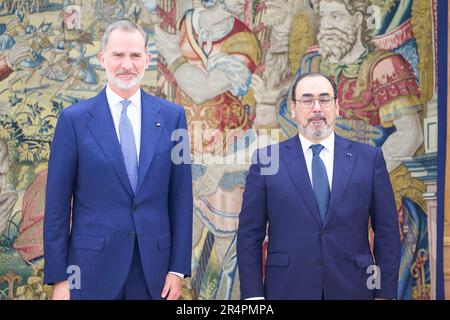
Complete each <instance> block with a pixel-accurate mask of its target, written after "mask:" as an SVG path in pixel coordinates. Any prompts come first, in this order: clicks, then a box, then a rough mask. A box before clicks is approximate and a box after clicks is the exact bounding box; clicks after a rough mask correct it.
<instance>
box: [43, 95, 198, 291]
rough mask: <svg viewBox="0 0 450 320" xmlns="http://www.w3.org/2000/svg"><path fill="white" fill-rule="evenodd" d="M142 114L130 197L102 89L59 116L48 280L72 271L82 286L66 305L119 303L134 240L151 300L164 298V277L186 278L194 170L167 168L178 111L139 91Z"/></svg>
mask: <svg viewBox="0 0 450 320" xmlns="http://www.w3.org/2000/svg"><path fill="white" fill-rule="evenodd" d="M141 108H142V113H141V114H142V121H141V127H142V129H141V148H140V157H139V179H138V180H139V181H138V187H137V190H136V194H133V191H132V188H131V185H130V182H129V179H128V176H127V172H126V169H125V163H124V160H123V155H122V151H121V148H120V144H119V141H118V138H117V134H116V131H115V128H114V124H113V120H112V116H111V112H110V108H109V106H108V102H107V99H106V93H105V90H103V91H102V92H101V93H100V94H99V95H98V96H96V97H93V98H91V99H88V100H86V101H83V102H80V103H78V104H76V105H73V106H71V107H68V108H66V109H64V110H62V112H61V115H60V117H59V119H58V122H57V126H56V129H55V134H54V137H53V141H52V145H51V150H50V160H49V165H48V179H47V191H46V206H45V217H44V256H45V270H44V272H45V273H44V275H45V276H44V278H45V279H44V281H45V283H54V282H57V281H61V280H64V279H67V278H68V276H69V275H71V274H70V273H69V274H68V273H67V268H68V267H69V266H76V267H77V268H79V270H80V271H81V278H80V280H81V282H80V285H81V287H80V288H73V289H72V290H71V298H72V299H113V298H115V297H116V296H117V294H118V293H119V291H120V290H121V289H122V286H123V284H124V282H125V279H126V277H127V275H128V271H129V267H130V264H131V261H132V255H133V246H134V244H135V241H136V239H137V241H138V243H139V249H140V256H141V261H142V267H143V270H144V274H145V278H146V281H147V286H148V289H149V292H150V294H151V296H152V298H153V299H160V298H161V291H162V288H163V285H164V281H165V276H166V274H167V272H168V271H174V272H179V273H183V274H185V275H187V276H188V275H190V273H191V249H192V178H191V167H190V164H189V163H183V164H174V163H173V162H172V161H171V151H172V148H173V146H174V145H175V144H176V143H177V142H174V141H172V139H171V134H172V132H173V130H175V129H177V128H186V118H185V114H184V110H183V108H182V107H180V106H177V105H175V104H173V103H171V102H168V101H165V100H163V99H160V98H157V97H154V96H151V95H149V94H147V93H145V92H144V91H141ZM184 143H187V145H188V141H187V140H185V141H184ZM186 151H187V152H188V151H189V149H187V150H186ZM71 209H72V218H71ZM70 270H73V269H70ZM71 272H72V271H71ZM73 274H75V273H73ZM72 280H73V278H72ZM73 283H74V284H75V283H76V282H75V281H74V282H73Z"/></svg>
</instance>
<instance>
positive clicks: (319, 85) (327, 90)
mask: <svg viewBox="0 0 450 320" xmlns="http://www.w3.org/2000/svg"><path fill="white" fill-rule="evenodd" d="M296 91H297V94H299V95H305V94H311V95H322V94H329V95H330V94H331V93H332V92H333V86H332V85H331V83H330V81H329V80H328V79H327V78H325V77H323V76H310V77H305V78H303V79H302V80H300V82H299V83H298V85H297V90H296Z"/></svg>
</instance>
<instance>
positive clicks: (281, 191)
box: [237, 135, 400, 299]
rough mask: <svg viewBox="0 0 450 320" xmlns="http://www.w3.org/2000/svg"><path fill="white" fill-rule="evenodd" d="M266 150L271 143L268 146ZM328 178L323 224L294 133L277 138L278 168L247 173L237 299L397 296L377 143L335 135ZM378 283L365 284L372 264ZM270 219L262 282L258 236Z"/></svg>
mask: <svg viewBox="0 0 450 320" xmlns="http://www.w3.org/2000/svg"><path fill="white" fill-rule="evenodd" d="M269 148H270V147H269ZM334 152H335V154H334V169H333V184H332V190H331V198H330V205H329V210H328V213H327V216H326V219H325V221H324V223H322V222H321V219H320V214H319V211H318V208H317V205H316V202H315V197H314V193H313V190H312V187H311V182H310V178H309V175H308V171H307V168H306V164H305V159H304V156H303V152H302V148H301V144H300V139H299V137H298V135H296V136H295V137H293V138H291V139H288V140H286V141H284V142H282V143H280V144H279V158H280V159H279V171H278V173H277V174H275V175H261V174H260V169H261V167H262V164H261V161H260V160H259V157H258V159H257V160H256V163H254V164H253V165H252V166H251V168H250V171H249V174H248V177H247V183H246V188H245V193H244V202H243V206H242V211H241V213H240V218H239V219H240V220H239V228H238V237H237V261H238V267H239V274H240V281H241V297H242V298H243V299H245V298H248V297H257V296H265V297H266V299H321V298H322V294H323V296H324V298H325V299H372V298H374V297H380V298H396V297H397V279H398V271H399V264H400V236H399V230H398V223H397V213H396V206H395V200H394V196H393V192H392V186H391V183H390V180H389V175H388V172H387V169H386V164H385V161H384V158H383V155H382V152H381V149H379V148H374V147H371V146H369V145H366V144H362V143H358V142H352V141H350V140H347V139H344V138H342V137H339V136H338V135H336V139H335V151H334ZM369 219H370V220H371V223H372V227H373V229H374V232H375V244H374V256H375V257H374V258H375V264H376V265H378V266H379V267H380V270H381V287H380V288H379V289H375V290H370V289H368V287H367V282H369V283H370V284H373V283H376V282H374V281H371V280H372V279H371V278H370V276H371V275H373V272H370V273H367V267H369V266H370V265H372V264H374V261H373V257H372V255H371V251H370V247H369V238H368V222H369ZM267 223H268V239H269V242H268V252H267V260H266V266H265V281H263V275H262V271H263V267H262V246H261V245H262V242H263V240H264V237H265V234H266V224H267ZM369 271H370V270H369Z"/></svg>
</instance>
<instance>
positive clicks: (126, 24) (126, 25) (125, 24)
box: [102, 20, 147, 51]
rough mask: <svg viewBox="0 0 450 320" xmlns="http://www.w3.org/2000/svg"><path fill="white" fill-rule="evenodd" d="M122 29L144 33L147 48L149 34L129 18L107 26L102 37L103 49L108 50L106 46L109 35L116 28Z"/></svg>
mask: <svg viewBox="0 0 450 320" xmlns="http://www.w3.org/2000/svg"><path fill="white" fill-rule="evenodd" d="M116 29H119V30H122V31H127V32H133V31H139V33H140V34H141V35H142V37H143V38H144V41H145V48H147V35H146V33H145V31H144V29H142V27H141V26H139V25H137V24H136V23H134V22H132V21H129V20H119V21H116V22H113V23H111V24H110V25H109V26H108V28H106V30H105V33H104V34H103V38H102V50H103V51H105V50H106V46H107V45H108V40H109V36H110V35H111V33H112V32H113V31H114V30H116Z"/></svg>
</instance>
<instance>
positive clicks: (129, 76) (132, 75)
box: [116, 73, 136, 79]
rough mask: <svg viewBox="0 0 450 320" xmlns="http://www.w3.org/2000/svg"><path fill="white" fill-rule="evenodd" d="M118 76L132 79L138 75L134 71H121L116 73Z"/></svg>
mask: <svg viewBox="0 0 450 320" xmlns="http://www.w3.org/2000/svg"><path fill="white" fill-rule="evenodd" d="M116 77H118V78H120V79H132V78H134V77H136V75H135V74H134V73H119V74H117V75H116Z"/></svg>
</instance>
